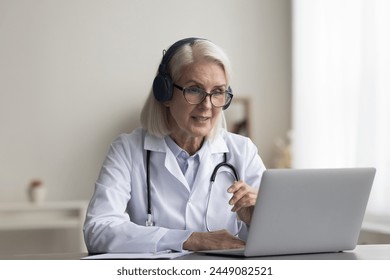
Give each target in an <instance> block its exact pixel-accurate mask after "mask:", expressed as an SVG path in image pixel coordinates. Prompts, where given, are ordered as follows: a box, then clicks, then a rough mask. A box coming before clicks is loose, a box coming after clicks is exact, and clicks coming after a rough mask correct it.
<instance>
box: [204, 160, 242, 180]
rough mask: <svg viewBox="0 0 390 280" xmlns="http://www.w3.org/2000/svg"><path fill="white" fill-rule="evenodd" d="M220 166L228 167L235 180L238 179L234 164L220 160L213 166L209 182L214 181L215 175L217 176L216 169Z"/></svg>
mask: <svg viewBox="0 0 390 280" xmlns="http://www.w3.org/2000/svg"><path fill="white" fill-rule="evenodd" d="M222 166H226V167H229V168H230V170H231V171H232V172H233V175H234V178H235V179H236V181H240V177H239V176H238V173H237V171H236V168H234V166H233V165H232V164H230V163H228V162H221V163H219V164H218V165H217V166H215V168H214V171H213V174H211V178H210V181H211V183H214V181H215V177H217V172H218V169H219V168H220V167H222Z"/></svg>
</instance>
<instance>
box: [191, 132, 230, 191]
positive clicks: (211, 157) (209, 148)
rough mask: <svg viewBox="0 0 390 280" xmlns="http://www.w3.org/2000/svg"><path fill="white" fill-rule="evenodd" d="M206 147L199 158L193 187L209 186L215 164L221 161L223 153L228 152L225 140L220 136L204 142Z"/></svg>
mask: <svg viewBox="0 0 390 280" xmlns="http://www.w3.org/2000/svg"><path fill="white" fill-rule="evenodd" d="M205 145H206V147H205V148H206V149H205V151H204V152H203V153H202V155H201V158H200V165H199V170H198V174H197V176H196V178H195V182H194V187H196V186H198V187H201V188H204V187H205V186H207V187H209V185H210V178H211V174H212V172H213V170H214V168H215V166H216V165H217V164H218V163H220V162H222V161H223V154H224V153H227V152H229V149H228V147H227V145H226V142H225V141H224V140H223V138H222V137H221V136H218V137H217V138H216V139H214V141H209V140H207V141H206V142H205Z"/></svg>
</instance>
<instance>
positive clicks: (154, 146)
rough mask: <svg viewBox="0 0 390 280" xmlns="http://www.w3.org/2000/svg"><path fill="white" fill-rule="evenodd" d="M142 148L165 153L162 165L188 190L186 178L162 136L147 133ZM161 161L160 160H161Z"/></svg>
mask: <svg viewBox="0 0 390 280" xmlns="http://www.w3.org/2000/svg"><path fill="white" fill-rule="evenodd" d="M144 149H145V150H150V151H152V152H160V153H164V154H165V160H164V165H165V167H166V169H167V171H169V173H170V176H173V177H174V178H175V179H177V180H178V181H179V182H180V183H181V184H182V185H183V186H184V187H185V188H187V189H188V191H190V187H189V185H188V183H187V180H186V178H185V177H184V174H183V172H182V171H181V170H180V167H179V165H178V164H177V160H176V158H175V156H174V155H173V153H172V151H171V150H170V149H169V148H168V146H167V145H166V143H165V140H164V139H163V138H157V137H155V136H152V135H150V134H148V133H146V135H145V143H144ZM161 163H162V162H161Z"/></svg>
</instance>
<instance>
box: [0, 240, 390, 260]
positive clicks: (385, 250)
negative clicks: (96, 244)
mask: <svg viewBox="0 0 390 280" xmlns="http://www.w3.org/2000/svg"><path fill="white" fill-rule="evenodd" d="M85 256H87V253H64V254H34V255H33V254H26V255H16V256H1V255H0V259H2V260H79V259H80V258H82V257H85ZM178 259H180V260H223V259H242V260H244V259H245V258H237V257H224V256H214V255H207V254H201V253H193V254H190V255H186V256H184V257H181V258H178ZM248 259H252V260H257V259H259V260H390V244H379V245H377V244H376V245H358V246H357V247H356V249H355V250H353V251H345V252H340V253H321V254H303V255H284V256H267V257H255V258H253V257H252V258H248Z"/></svg>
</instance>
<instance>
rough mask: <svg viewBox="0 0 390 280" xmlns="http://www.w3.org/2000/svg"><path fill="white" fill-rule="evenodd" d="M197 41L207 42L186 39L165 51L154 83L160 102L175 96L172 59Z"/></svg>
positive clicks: (230, 90)
mask: <svg viewBox="0 0 390 280" xmlns="http://www.w3.org/2000/svg"><path fill="white" fill-rule="evenodd" d="M197 40H206V39H201V38H195V37H191V38H185V39H182V40H179V41H177V42H176V43H174V44H173V45H172V46H171V47H170V48H169V49H168V50H167V51H166V52H165V51H164V54H163V58H162V61H161V63H160V66H159V67H158V73H157V76H156V77H155V78H154V81H153V94H154V97H155V98H156V99H157V101H159V102H165V101H168V100H171V98H172V94H173V81H172V78H171V75H170V74H169V73H168V63H169V62H170V61H171V59H172V57H173V56H174V55H175V53H176V52H177V50H178V49H180V48H181V47H182V46H184V45H186V44H190V45H192V44H194V42H195V41H197ZM228 91H229V92H230V93H231V94H232V95H233V91H232V89H231V88H230V87H229V88H228ZM230 103H231V100H230V102H229V103H228V104H226V105H225V106H223V107H222V109H223V110H226V109H227V108H228V107H229V105H230Z"/></svg>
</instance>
